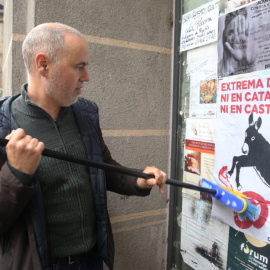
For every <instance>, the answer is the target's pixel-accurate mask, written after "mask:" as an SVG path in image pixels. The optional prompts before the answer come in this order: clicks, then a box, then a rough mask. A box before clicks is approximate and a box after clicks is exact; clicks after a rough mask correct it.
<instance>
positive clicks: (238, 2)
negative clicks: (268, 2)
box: [226, 0, 257, 13]
mask: <svg viewBox="0 0 270 270" xmlns="http://www.w3.org/2000/svg"><path fill="white" fill-rule="evenodd" d="M255 1H257V0H227V3H226V4H227V7H226V13H228V12H230V11H232V10H234V9H235V8H237V7H240V6H244V5H247V4H250V3H252V2H255Z"/></svg>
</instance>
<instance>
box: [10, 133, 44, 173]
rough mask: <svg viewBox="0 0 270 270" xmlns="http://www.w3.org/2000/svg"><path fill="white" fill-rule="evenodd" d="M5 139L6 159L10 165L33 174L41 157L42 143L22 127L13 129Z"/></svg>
mask: <svg viewBox="0 0 270 270" xmlns="http://www.w3.org/2000/svg"><path fill="white" fill-rule="evenodd" d="M6 139H7V140H9V142H8V144H7V146H6V152H7V159H8V162H9V164H10V165H11V166H13V167H14V168H15V169H17V170H20V171H22V172H24V173H27V174H34V173H35V171H36V169H37V167H38V165H39V163H40V159H41V154H42V151H43V150H44V143H43V142H39V141H38V140H37V139H35V138H32V137H31V136H29V135H25V132H24V130H23V129H21V128H19V129H16V130H13V131H12V132H11V133H10V134H9V135H8V136H6Z"/></svg>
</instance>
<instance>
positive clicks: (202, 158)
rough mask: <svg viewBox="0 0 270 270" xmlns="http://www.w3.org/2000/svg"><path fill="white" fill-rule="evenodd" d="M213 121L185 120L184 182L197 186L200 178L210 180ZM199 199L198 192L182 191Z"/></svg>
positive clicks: (212, 156)
mask: <svg viewBox="0 0 270 270" xmlns="http://www.w3.org/2000/svg"><path fill="white" fill-rule="evenodd" d="M215 126H216V123H215V120H214V119H187V120H186V143H185V165H184V182H187V183H189V184H193V185H196V186H197V185H198V182H199V180H200V179H201V178H202V177H205V178H209V177H210V178H211V177H212V176H211V173H212V171H214V166H215V134H216V130H215ZM184 192H186V193H189V194H192V195H193V196H196V197H198V198H200V196H201V195H200V192H197V191H193V190H192V191H191V190H186V189H184Z"/></svg>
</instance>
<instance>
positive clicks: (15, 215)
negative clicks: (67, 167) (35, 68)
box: [0, 95, 150, 270]
mask: <svg viewBox="0 0 270 270" xmlns="http://www.w3.org/2000/svg"><path fill="white" fill-rule="evenodd" d="M18 96H19V95H17V96H14V97H10V98H8V99H6V100H5V101H2V102H1V104H0V138H4V137H5V136H6V135H7V134H9V133H10V132H11V130H12V129H16V128H18V124H17V123H16V122H15V120H14V118H13V117H12V115H11V103H12V101H13V100H14V99H15V98H16V97H18ZM72 109H73V112H74V115H75V118H76V121H77V125H78V128H79V131H80V133H81V136H82V139H83V142H84V144H85V148H86V150H87V156H88V158H89V159H91V160H94V161H99V162H101V161H102V162H106V163H109V164H113V165H120V164H118V163H117V162H116V161H114V160H113V159H112V157H111V154H110V152H109V150H108V148H107V146H106V145H105V143H104V141H103V138H102V134H101V130H100V126H99V116H98V108H97V106H96V105H95V103H93V102H91V101H88V100H86V99H83V98H79V100H78V101H77V102H76V103H75V104H73V105H72ZM0 166H1V171H0V237H1V238H0V241H1V242H0V270H45V269H47V268H48V264H49V261H48V254H47V237H46V227H45V213H44V207H43V200H42V192H41V188H40V183H39V178H38V175H37V173H36V174H35V177H34V181H33V183H32V184H31V185H30V186H24V185H23V184H22V183H21V182H20V181H19V180H18V179H17V178H16V177H15V176H14V175H13V174H12V173H11V171H10V169H9V166H8V165H7V162H6V152H5V148H4V147H1V148H0ZM89 174H90V182H91V188H92V193H93V201H94V209H95V216H96V239H97V245H98V251H99V254H100V256H101V257H102V258H103V260H104V261H105V263H106V264H107V265H108V266H109V268H110V269H113V261H114V244H113V237H112V229H111V224H110V221H109V216H108V212H107V196H106V190H110V191H113V192H117V193H120V194H125V195H139V196H146V195H148V194H149V193H150V190H141V189H138V188H136V185H135V182H136V178H135V177H132V176H126V175H123V174H119V173H115V172H109V171H106V172H104V171H103V170H101V169H97V168H93V167H89Z"/></svg>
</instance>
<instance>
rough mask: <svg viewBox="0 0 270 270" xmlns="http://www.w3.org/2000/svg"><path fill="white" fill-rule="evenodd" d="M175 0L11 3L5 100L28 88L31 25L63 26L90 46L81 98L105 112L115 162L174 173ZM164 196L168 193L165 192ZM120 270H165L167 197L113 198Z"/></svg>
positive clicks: (7, 18) (8, 4)
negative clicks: (25, 56)
mask: <svg viewBox="0 0 270 270" xmlns="http://www.w3.org/2000/svg"><path fill="white" fill-rule="evenodd" d="M172 20H173V0H136V1H130V0H99V1H98V0H91V1H90V0H81V1H76V0H72V1H71V0H66V1H59V0H58V1H57V0H46V1H44V0H36V1H34V0H6V1H5V43H4V69H3V72H4V75H3V76H4V83H3V84H4V95H11V94H14V93H16V92H18V91H19V89H20V85H21V84H22V83H24V82H25V81H26V75H25V71H24V67H23V62H22V56H21V44H22V41H23V39H24V37H25V35H26V33H27V31H28V30H29V29H31V28H32V27H33V26H34V25H37V24H40V23H43V22H49V21H58V22H62V23H65V24H68V25H70V26H73V27H75V28H77V29H78V30H80V31H81V32H82V33H83V34H84V35H85V37H86V39H87V40H88V42H89V48H90V60H89V74H90V78H91V81H90V82H89V83H87V84H86V87H84V94H83V96H84V97H86V98H89V99H92V100H94V101H95V102H96V103H97V104H98V106H99V109H100V120H101V127H102V131H103V134H104V138H105V141H106V143H107V145H108V146H109V149H110V150H111V153H112V155H113V157H114V158H115V159H116V160H118V161H119V162H120V163H122V164H123V165H125V166H129V167H134V168H144V167H145V166H146V165H155V166H156V167H159V168H161V169H163V170H165V171H168V166H169V129H170V98H171V93H170V85H171V82H170V80H171V40H172V37H171V36H172ZM165 190H166V193H167V187H165ZM108 204H109V212H110V216H111V220H112V225H113V231H114V237H115V244H116V258H115V269H117V270H122V269H123V270H124V269H128V270H133V269H134V270H138V269H147V270H157V269H165V261H166V228H167V220H166V213H167V209H166V208H167V194H164V195H163V196H161V195H159V193H158V190H157V189H155V190H153V191H152V193H151V195H150V196H149V197H147V198H136V197H127V196H120V195H117V194H112V193H109V194H108Z"/></svg>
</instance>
